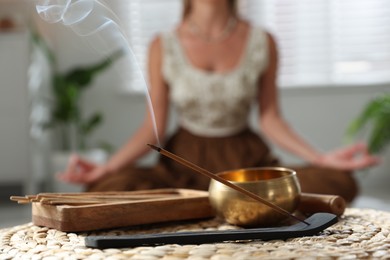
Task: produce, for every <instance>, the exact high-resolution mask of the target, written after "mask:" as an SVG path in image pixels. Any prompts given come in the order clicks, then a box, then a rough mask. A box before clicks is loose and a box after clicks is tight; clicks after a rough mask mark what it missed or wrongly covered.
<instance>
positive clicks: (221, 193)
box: [209, 167, 301, 227]
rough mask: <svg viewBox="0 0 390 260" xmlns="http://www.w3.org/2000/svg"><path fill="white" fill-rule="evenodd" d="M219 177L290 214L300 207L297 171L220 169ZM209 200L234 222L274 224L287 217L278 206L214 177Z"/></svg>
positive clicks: (216, 209)
mask: <svg viewBox="0 0 390 260" xmlns="http://www.w3.org/2000/svg"><path fill="white" fill-rule="evenodd" d="M218 176H220V177H222V178H224V179H225V180H227V181H230V182H231V183H233V184H235V185H237V186H240V187H241V188H243V189H246V190H248V191H250V192H252V193H255V194H256V195H258V196H259V197H261V198H263V199H265V200H268V201H269V202H271V203H273V204H276V205H277V206H279V207H281V208H283V209H284V210H286V211H288V212H289V213H293V212H294V211H295V209H296V208H297V206H298V203H299V198H300V193H301V189H300V186H299V182H298V178H297V176H296V172H295V171H293V170H291V169H287V168H282V167H260V168H248V169H238V170H232V171H226V172H221V173H218ZM209 199H210V203H211V206H212V207H213V208H214V210H215V211H216V214H217V215H218V216H220V217H222V218H224V219H225V220H226V222H228V223H230V224H233V225H238V226H243V227H257V226H274V225H277V224H278V223H280V222H281V221H283V220H285V219H287V218H288V216H285V215H283V214H281V213H279V212H277V211H276V210H275V209H272V208H271V207H269V206H267V205H265V204H263V203H261V202H258V201H256V200H254V199H252V198H250V197H249V196H247V195H245V194H242V193H241V192H239V191H236V190H234V189H232V188H230V187H228V186H226V185H225V184H223V183H220V182H218V181H216V180H214V179H212V180H211V182H210V186H209Z"/></svg>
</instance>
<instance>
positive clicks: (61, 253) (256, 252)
mask: <svg viewBox="0 0 390 260" xmlns="http://www.w3.org/2000/svg"><path fill="white" fill-rule="evenodd" d="M235 228H236V227H234V226H230V225H227V224H224V223H221V222H220V221H219V220H217V219H212V220H207V221H201V222H192V223H189V222H185V223H183V222H182V223H180V224H176V225H173V224H164V225H153V226H147V227H146V226H143V227H135V228H130V229H115V230H109V231H100V232H88V233H78V234H75V233H65V232H60V231H57V230H55V229H49V228H46V227H38V226H34V225H33V224H31V223H29V224H25V225H20V226H15V227H12V228H7V229H2V230H0V259H213V260H217V259H260V258H261V259H295V258H299V259H301V258H307V259H372V258H375V259H390V212H384V211H377V210H369V209H347V210H346V212H345V215H344V216H343V217H342V218H341V220H340V221H339V222H338V223H337V224H335V225H333V226H331V227H330V228H328V229H326V230H324V231H323V232H322V233H320V234H318V235H317V236H311V237H301V238H294V239H289V240H286V241H282V240H273V241H267V242H264V241H247V242H242V241H241V242H236V243H234V242H226V243H215V244H203V245H184V246H181V245H162V246H156V247H137V248H124V249H105V250H99V249H91V248H87V247H85V245H84V238H85V236H87V235H129V234H137V233H138V234H139V233H157V232H177V231H196V230H226V229H235Z"/></svg>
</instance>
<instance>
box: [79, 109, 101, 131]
mask: <svg viewBox="0 0 390 260" xmlns="http://www.w3.org/2000/svg"><path fill="white" fill-rule="evenodd" d="M101 123H103V115H102V114H101V113H95V114H93V115H92V116H91V117H89V118H88V119H87V120H85V121H84V123H83V124H82V125H81V133H82V135H83V136H86V135H88V134H91V132H92V131H93V130H94V129H95V128H96V127H98V126H99V125H100V124H101Z"/></svg>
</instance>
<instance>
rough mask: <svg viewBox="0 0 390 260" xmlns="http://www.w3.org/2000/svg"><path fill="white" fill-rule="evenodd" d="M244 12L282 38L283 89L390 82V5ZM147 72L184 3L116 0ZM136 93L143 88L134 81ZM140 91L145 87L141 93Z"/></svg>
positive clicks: (246, 6)
mask: <svg viewBox="0 0 390 260" xmlns="http://www.w3.org/2000/svg"><path fill="white" fill-rule="evenodd" d="M238 2H239V9H240V13H241V14H242V15H243V17H246V18H247V19H249V20H250V21H252V22H253V23H254V24H256V25H262V26H264V27H265V28H266V29H267V30H268V31H270V32H271V33H272V34H273V35H274V37H275V38H276V40H277V43H278V47H279V52H280V68H279V78H278V81H279V82H278V83H279V85H280V86H281V87H285V88H288V87H294V86H309V87H316V86H340V85H361V84H364V85H366V84H378V83H384V82H389V81H390V1H388V0H370V1H367V0H343V1H340V0H295V1H291V0H240V1H238ZM107 3H108V5H109V6H111V7H112V8H113V10H114V12H116V13H117V14H118V16H119V18H120V20H121V21H122V24H123V25H124V27H125V28H124V29H125V30H126V31H127V33H128V37H129V43H130V46H131V47H132V49H133V51H134V53H136V57H137V60H138V61H139V64H140V66H141V68H143V70H144V68H145V65H146V54H147V49H148V43H149V42H150V40H151V39H152V38H153V36H155V35H156V33H157V32H160V31H163V30H170V29H172V28H173V26H174V25H175V24H176V23H177V22H178V21H179V20H180V19H181V10H182V0H110V1H107ZM130 85H132V86H133V87H132V89H134V90H137V89H138V88H137V85H139V84H137V83H136V82H135V81H134V80H132V83H131V84H130ZM138 90H139V89H138Z"/></svg>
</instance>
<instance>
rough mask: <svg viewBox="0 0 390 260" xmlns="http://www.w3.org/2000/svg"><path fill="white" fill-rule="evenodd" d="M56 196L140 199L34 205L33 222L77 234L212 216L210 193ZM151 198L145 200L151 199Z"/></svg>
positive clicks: (175, 191) (166, 191)
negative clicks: (132, 196) (133, 197)
mask: <svg viewBox="0 0 390 260" xmlns="http://www.w3.org/2000/svg"><path fill="white" fill-rule="evenodd" d="M53 195H57V196H58V195H67V196H72V195H75V196H78V197H80V196H85V197H86V201H87V200H88V196H92V195H99V197H105V198H107V199H109V198H110V197H118V196H130V197H131V195H135V197H137V196H140V198H135V199H129V200H126V201H119V202H112V201H109V202H106V203H105V202H103V203H99V204H88V203H86V204H84V205H70V204H69V205H67V204H60V205H49V204H46V203H41V202H33V203H32V222H33V223H34V224H35V225H37V226H46V227H49V228H55V229H57V230H60V231H67V232H78V231H91V230H99V229H109V228H118V227H126V226H133V225H141V224H151V223H160V222H168V221H178V220H190V219H201V218H208V217H213V216H214V213H213V210H212V208H211V206H210V204H209V200H208V192H206V191H198V190H187V189H156V190H145V191H129V192H99V193H94V192H93V193H92V192H91V193H62V194H59V193H57V194H55V193H53ZM148 195H150V196H149V198H145V197H148Z"/></svg>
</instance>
